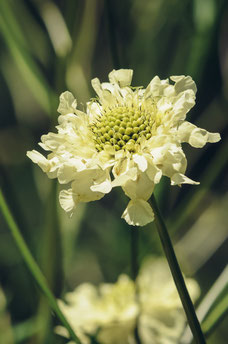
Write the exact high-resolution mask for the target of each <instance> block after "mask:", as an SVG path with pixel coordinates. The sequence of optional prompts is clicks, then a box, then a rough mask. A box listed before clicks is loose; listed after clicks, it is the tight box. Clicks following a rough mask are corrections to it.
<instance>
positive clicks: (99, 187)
mask: <svg viewBox="0 0 228 344" xmlns="http://www.w3.org/2000/svg"><path fill="white" fill-rule="evenodd" d="M90 189H91V190H92V191H94V192H102V193H104V194H107V193H109V192H110V191H111V190H112V183H111V181H110V180H108V179H106V180H105V181H104V182H102V183H100V184H95V185H92V186H91V187H90Z"/></svg>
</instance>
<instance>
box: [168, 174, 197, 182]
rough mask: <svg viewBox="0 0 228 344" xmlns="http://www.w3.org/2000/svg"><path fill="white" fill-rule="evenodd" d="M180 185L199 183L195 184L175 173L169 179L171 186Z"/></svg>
mask: <svg viewBox="0 0 228 344" xmlns="http://www.w3.org/2000/svg"><path fill="white" fill-rule="evenodd" d="M180 184H194V185H198V184H200V183H199V182H195V181H194V180H192V179H190V178H188V177H186V176H185V175H184V174H182V173H175V174H174V175H173V176H172V177H171V185H180Z"/></svg>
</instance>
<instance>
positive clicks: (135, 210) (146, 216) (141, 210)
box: [121, 199, 154, 226]
mask: <svg viewBox="0 0 228 344" xmlns="http://www.w3.org/2000/svg"><path fill="white" fill-rule="evenodd" d="M121 217H122V218H124V219H125V221H126V222H127V223H128V224H129V225H132V226H145V225H146V224H148V223H149V222H152V221H153V220H154V213H153V210H152V208H151V206H150V205H149V203H148V202H146V201H144V200H143V199H134V200H131V201H130V202H129V203H128V206H127V208H126V209H125V211H124V213H123V215H122V216H121Z"/></svg>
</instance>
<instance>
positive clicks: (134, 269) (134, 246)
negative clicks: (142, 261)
mask: <svg viewBox="0 0 228 344" xmlns="http://www.w3.org/2000/svg"><path fill="white" fill-rule="evenodd" d="M130 231H131V273H132V279H133V281H134V282H135V297H136V302H137V303H139V290H138V285H137V276H138V272H139V264H138V239H139V231H138V228H137V227H132V228H131V230H130ZM138 321H139V317H138V318H137V319H136V326H135V329H134V337H135V341H136V344H141V340H140V337H139V331H138Z"/></svg>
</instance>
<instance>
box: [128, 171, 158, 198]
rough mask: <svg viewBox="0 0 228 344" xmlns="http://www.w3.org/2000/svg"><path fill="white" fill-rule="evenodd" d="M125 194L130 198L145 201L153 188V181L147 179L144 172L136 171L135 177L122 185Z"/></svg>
mask: <svg viewBox="0 0 228 344" xmlns="http://www.w3.org/2000/svg"><path fill="white" fill-rule="evenodd" d="M122 189H123V190H124V192H125V194H126V195H127V196H128V197H129V198H131V199H136V198H140V199H143V200H145V201H147V200H148V199H149V198H150V196H151V195H152V192H153V190H154V183H153V182H152V181H151V180H150V179H149V177H148V176H147V174H146V173H143V172H141V173H138V176H137V179H136V180H135V181H134V180H128V181H127V182H126V183H125V185H123V186H122Z"/></svg>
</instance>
